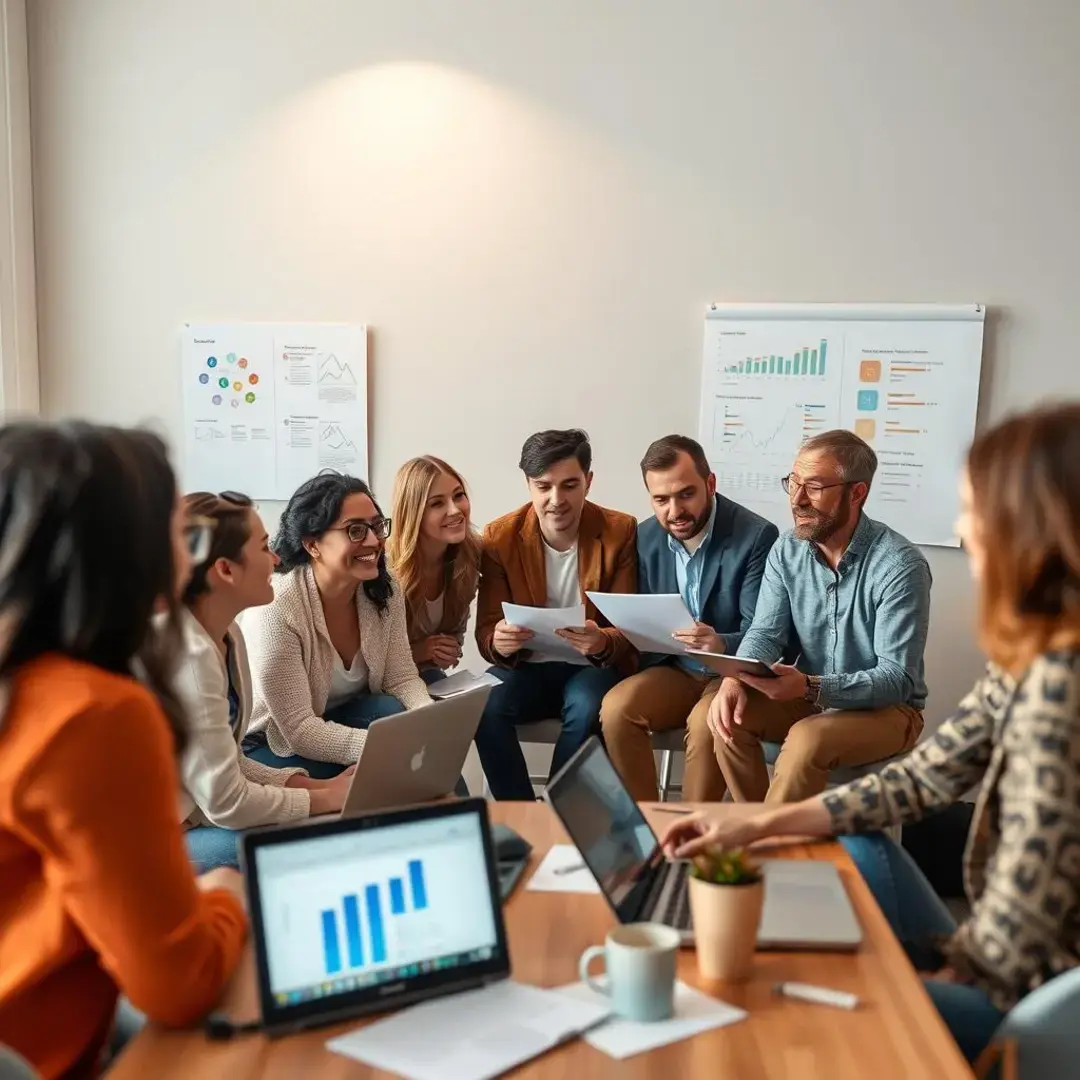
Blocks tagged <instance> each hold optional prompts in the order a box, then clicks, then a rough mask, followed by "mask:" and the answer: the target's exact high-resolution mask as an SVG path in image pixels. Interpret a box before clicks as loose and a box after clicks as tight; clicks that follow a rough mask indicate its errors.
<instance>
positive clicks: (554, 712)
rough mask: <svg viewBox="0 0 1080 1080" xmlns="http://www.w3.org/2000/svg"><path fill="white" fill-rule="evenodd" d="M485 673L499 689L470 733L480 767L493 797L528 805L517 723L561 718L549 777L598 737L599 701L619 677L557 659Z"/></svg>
mask: <svg viewBox="0 0 1080 1080" xmlns="http://www.w3.org/2000/svg"><path fill="white" fill-rule="evenodd" d="M488 670H489V672H490V673H491V674H492V675H494V676H495V677H496V678H497V679H499V681H500V682H501V683H502V685H501V686H496V687H494V688H493V689H492V691H491V695H490V696H489V697H488V700H487V705H485V706H484V712H483V715H482V716H481V717H480V726H479V727H478V728H477V731H476V749H477V751H478V752H479V754H480V763H481V764H482V765H483V767H484V775H485V776H486V777H487V781H488V787H489V788H490V789H491V794H492V795H493V796H494V797H495V798H496V799H516V800H518V801H526V802H532V800H533V798H534V797H535V796H534V795H533V789H532V784H531V783H529V767H528V766H527V765H526V764H525V755H524V754H523V753H522V751H521V743H519V742H518V737H517V730H516V728H517V725H518V724H535V723H537V722H538V721H540V720H548V719H550V718H551V717H553V716H558V717H561V718H562V731H561V733H560V734H559V739H558V741H557V742H556V743H555V752H554V754H553V755H552V758H551V773H550V775H551V776H554V775H555V774H556V773H557V772H558V771H559V770H560V769H561V768H562V767H563V766H564V765H565V764H566V763H567V762H568V761H569V760H570V758H572V757H573V756H574V753H575V751H576V750H577V749H578V747H580V746H581V744H582V743H583V742H585V740H586V739H587V738H588V737H589V736H590V735H592V734H594V733H599V731H600V703H601V702H602V701H603V700H604V695H605V694H606V693H607V692H608V691H609V690H610V689H611V688H612V687H613V686H614V685H615V684H616V683H617V682H618V681H619V675H618V673H617V672H616V671H615V670H614V669H612V668H596V667H583V666H582V665H580V664H566V663H562V662H561V661H555V662H549V663H536V664H530V663H523V664H520V665H519V666H518V667H516V668H489V669H488Z"/></svg>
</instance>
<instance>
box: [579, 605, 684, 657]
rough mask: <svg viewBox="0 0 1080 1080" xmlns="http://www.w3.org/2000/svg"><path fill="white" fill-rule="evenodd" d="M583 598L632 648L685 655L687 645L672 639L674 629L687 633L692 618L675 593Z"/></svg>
mask: <svg viewBox="0 0 1080 1080" xmlns="http://www.w3.org/2000/svg"><path fill="white" fill-rule="evenodd" d="M585 595H586V596H587V597H588V598H589V599H590V600H591V601H592V602H593V603H594V604H595V605H596V608H597V610H598V611H600V612H601V613H602V614H603V616H604V618H605V619H607V621H608V622H609V623H611V625H612V626H615V627H618V629H619V630H621V631H622V634H623V637H625V638H626V640H627V641H629V642H630V644H631V645H633V646H634V648H635V649H638V650H640V651H641V652H654V653H667V654H668V655H672V656H674V655H678V654H680V653H684V652H686V646H685V645H683V644H681V643H680V642H678V641H675V640H674V639H673V638H672V636H671V635H672V634H673V633H675V631H676V630H689V629H690V628H691V627H692V626H693V625H694V617H693V615H691V614H690V612H689V611H688V610H687V607H686V604H685V603H683V598H682V597H681V596H680V595H679V594H678V593H601V592H589V593H586V594H585Z"/></svg>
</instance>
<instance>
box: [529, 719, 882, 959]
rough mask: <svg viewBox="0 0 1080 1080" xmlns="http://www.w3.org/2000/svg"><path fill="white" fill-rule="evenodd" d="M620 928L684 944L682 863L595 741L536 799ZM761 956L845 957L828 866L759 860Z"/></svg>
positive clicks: (840, 898) (837, 890) (851, 915)
mask: <svg viewBox="0 0 1080 1080" xmlns="http://www.w3.org/2000/svg"><path fill="white" fill-rule="evenodd" d="M544 799H545V800H546V801H547V802H548V803H549V804H550V805H551V807H552V809H553V810H554V811H555V813H556V814H558V816H559V818H560V820H561V821H562V823H563V826H564V827H565V829H566V831H567V832H568V833H569V834H570V838H571V839H572V840H573V841H574V844H575V845H576V846H577V849H578V851H580V852H581V857H582V860H583V861H584V863H585V865H586V866H587V867H588V868H589V870H590V871H591V872H592V875H593V877H595V878H596V882H597V884H598V885H599V886H600V891H601V892H602V893H603V894H604V896H605V898H606V899H607V901H608V903H609V904H610V905H611V908H612V910H613V911H614V912H615V915H616V916H617V917H618V919H619V921H620V922H623V923H631V922H659V923H664V924H665V925H667V926H672V927H674V928H675V929H677V930H678V931H679V932H680V934H681V935H682V939H683V944H684V945H692V944H693V942H694V931H693V927H692V925H691V921H690V901H689V896H688V892H687V887H686V879H687V875H688V873H689V869H690V864H689V863H688V862H670V861H669V860H668V859H667V858H666V857H665V856H664V852H663V850H662V848H661V847H660V842H659V840H657V838H656V834H655V833H654V832H653V831H652V829H651V828H649V823H648V822H647V821H646V820H645V815H644V814H642V812H641V809H640V808H639V807H638V805H637V803H635V802H634V800H633V799H632V798H631V796H630V792H628V791H627V790H626V787H625V786H624V784H623V782H622V780H621V778H620V777H619V774H618V773H617V772H616V771H615V768H614V766H613V765H612V764H611V762H610V761H609V760H608V756H607V754H606V753H605V752H604V748H603V746H602V745H601V744H600V741H599V739H596V738H592V739H590V740H589V741H588V742H587V743H585V745H584V746H583V747H582V748H581V749H580V750H579V751H578V752H577V754H575V755H574V757H572V758H571V759H570V761H568V762H567V763H566V766H565V767H564V768H563V769H562V770H561V771H560V772H559V774H558V776H556V777H555V778H554V779H553V780H552V781H551V783H549V784H548V786H547V790H546V791H545V792H544ZM762 868H763V871H764V874H765V906H764V909H763V911H762V913H761V926H760V928H759V930H758V947H759V948H763V949H815V950H816V949H822V950H826V949H827V950H852V949H855V948H857V947H858V945H859V942H860V941H862V928H861V927H860V926H859V920H858V919H857V918H856V917H855V912H854V910H853V909H852V906H851V901H850V900H849V899H848V895H847V892H846V890H845V889H844V883H843V882H842V881H841V880H840V875H839V873H838V872H837V870H836V867H835V866H833V864H832V863H830V862H824V861H821V862H818V861H810V860H805V859H766V860H764V861H763V862H762Z"/></svg>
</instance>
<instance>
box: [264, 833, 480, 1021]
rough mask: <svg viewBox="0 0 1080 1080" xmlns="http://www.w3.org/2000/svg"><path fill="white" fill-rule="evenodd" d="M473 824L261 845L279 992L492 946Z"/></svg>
mask: <svg viewBox="0 0 1080 1080" xmlns="http://www.w3.org/2000/svg"><path fill="white" fill-rule="evenodd" d="M471 828H472V830H473V831H472V833H471V834H470V832H469V827H468V826H464V825H461V824H460V823H457V824H449V825H448V824H445V823H443V822H424V823H418V824H417V825H415V826H411V825H410V826H403V827H402V828H401V830H400V834H399V831H398V830H393V831H392V832H391V830H386V831H384V832H380V833H375V834H369V835H365V834H363V833H359V834H353V835H349V834H345V835H341V836H338V837H330V838H327V839H325V840H312V841H311V842H310V843H296V844H291V845H288V849H287V850H284V849H283V850H280V851H275V850H274V849H273V848H270V849H267V852H266V856H265V858H266V860H267V865H266V866H262V865H260V882H261V891H262V895H261V897H260V907H261V908H262V912H263V919H264V923H265V926H266V942H267V964H268V968H269V973H270V976H271V982H272V984H273V992H274V993H275V995H277V996H278V997H279V1000H280V999H281V998H282V995H284V996H285V998H286V999H288V1000H292V997H293V995H296V994H300V995H301V998H300V1000H306V999H307V998H309V997H321V996H325V995H326V994H332V993H339V992H341V991H342V990H343V989H346V990H347V989H350V988H359V987H362V986H365V985H371V984H373V983H380V982H384V981H388V980H391V979H400V978H402V977H409V976H411V975H415V974H424V973H426V972H431V971H438V970H441V969H442V968H445V967H455V966H459V965H460V964H462V963H466V962H470V961H471V960H474V959H475V958H476V956H477V954H478V953H482V952H483V951H484V950H490V949H492V948H493V947H494V945H495V944H496V940H497V932H496V923H495V916H494V914H493V907H492V899H491V896H490V893H489V887H488V876H487V865H486V862H485V856H484V848H483V843H482V841H481V838H480V835H479V832H478V827H477V826H472V827H471ZM407 830H411V831H407ZM425 830H426V831H425ZM438 830H443V835H439V834H438ZM453 830H457V831H453Z"/></svg>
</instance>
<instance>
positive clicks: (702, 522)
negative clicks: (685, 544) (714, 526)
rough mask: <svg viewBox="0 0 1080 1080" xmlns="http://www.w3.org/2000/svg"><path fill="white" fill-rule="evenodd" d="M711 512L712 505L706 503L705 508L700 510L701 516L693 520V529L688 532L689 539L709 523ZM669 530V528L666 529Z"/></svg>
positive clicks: (698, 533)
mask: <svg viewBox="0 0 1080 1080" xmlns="http://www.w3.org/2000/svg"><path fill="white" fill-rule="evenodd" d="M711 513H712V506H711V505H709V504H708V503H706V505H705V509H704V510H703V511H702V512H701V516H700V517H698V518H697V519H696V520H695V521H694V528H693V531H692V532H691V533H690V537H689V539H693V538H694V537H695V536H699V535H700V534H701V530H702V529H704V528H705V526H706V525H708V524H709V515H710V514H711ZM668 531H669V532H670V530H668Z"/></svg>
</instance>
